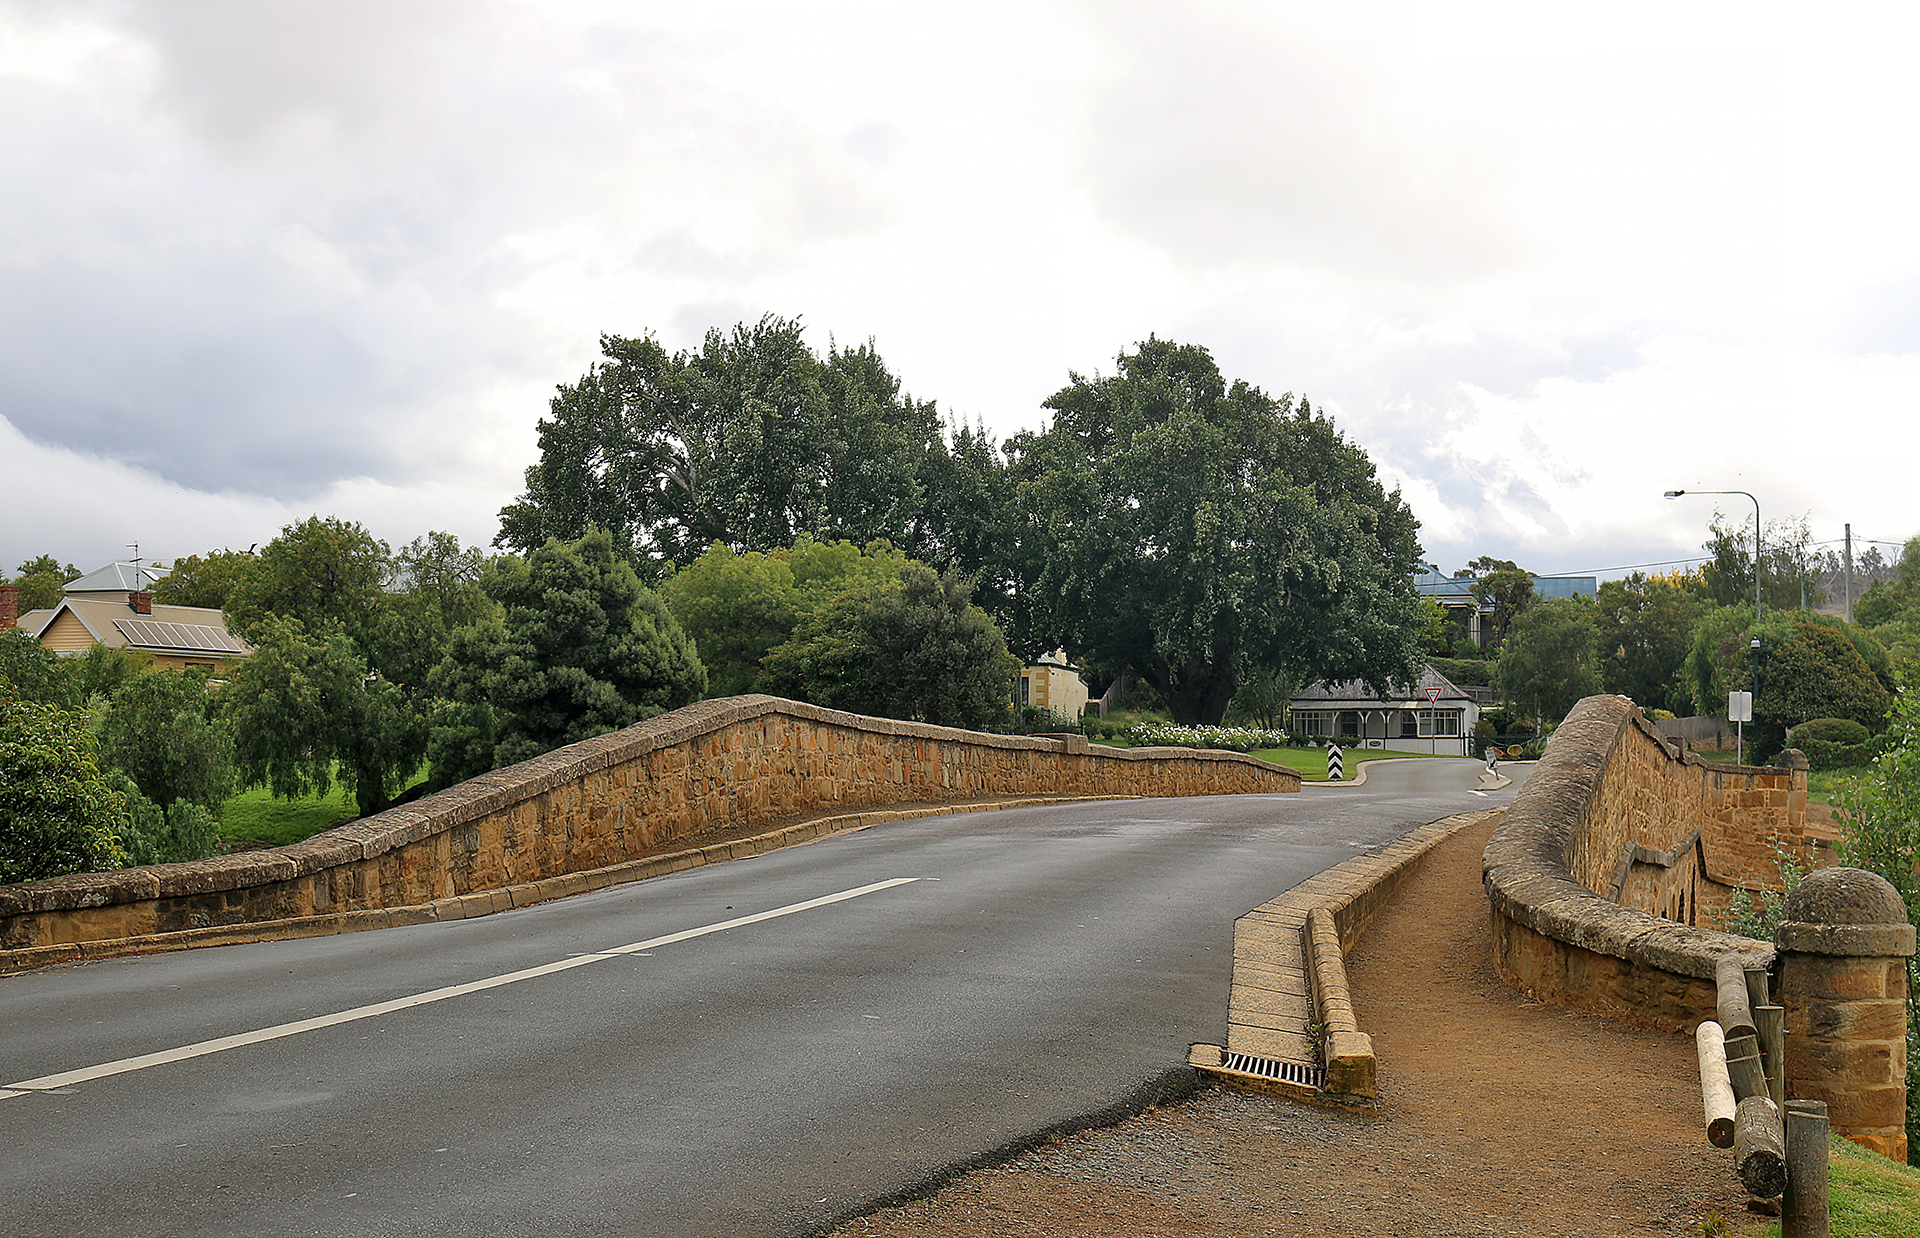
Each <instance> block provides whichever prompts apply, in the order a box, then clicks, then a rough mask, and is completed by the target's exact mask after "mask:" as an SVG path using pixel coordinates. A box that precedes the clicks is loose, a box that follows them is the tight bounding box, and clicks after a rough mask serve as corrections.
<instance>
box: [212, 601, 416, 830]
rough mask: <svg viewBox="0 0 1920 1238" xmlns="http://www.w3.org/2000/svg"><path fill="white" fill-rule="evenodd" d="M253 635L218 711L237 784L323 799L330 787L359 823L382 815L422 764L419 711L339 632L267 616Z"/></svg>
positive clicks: (258, 623)
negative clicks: (346, 798)
mask: <svg viewBox="0 0 1920 1238" xmlns="http://www.w3.org/2000/svg"><path fill="white" fill-rule="evenodd" d="M253 631H254V636H253V639H254V652H253V654H252V655H251V656H249V657H248V658H247V659H246V660H245V661H244V662H242V663H241V664H240V667H239V669H238V671H236V672H235V674H234V678H233V682H232V683H230V684H228V685H227V687H226V688H225V689H224V690H223V692H222V693H221V702H220V703H221V708H222V714H223V717H224V720H225V721H226V722H227V724H228V726H229V727H230V728H231V730H232V734H233V737H234V755H235V760H236V764H237V766H238V768H239V771H240V776H241V778H242V780H243V781H245V782H247V783H249V784H251V785H265V786H266V787H268V789H270V790H271V791H272V792H273V794H275V795H277V796H283V797H294V796H302V795H315V794H320V795H323V794H325V793H327V792H328V791H330V790H331V789H332V787H333V784H334V782H335V781H336V780H338V781H340V782H342V783H345V784H346V786H347V788H348V789H349V790H350V791H352V792H353V795H354V799H355V801H356V803H357V804H358V805H359V809H360V813H361V815H362V816H365V815H368V814H371V813H375V812H379V811H380V810H381V809H383V808H385V807H386V806H387V805H388V804H390V803H391V802H392V800H393V797H394V795H395V794H396V793H398V792H399V791H400V790H401V789H402V788H403V787H405V786H406V784H407V781H408V779H409V778H411V777H412V775H413V773H414V771H416V770H417V769H418V768H419V766H420V762H421V760H422V759H423V758H424V757H425V756H426V749H427V724H426V719H425V716H424V715H423V714H422V712H421V710H420V708H419V706H418V705H417V704H416V703H415V702H414V701H412V700H410V699H409V697H408V695H407V694H406V693H405V692H404V691H403V690H402V689H401V688H400V687H399V686H398V685H396V684H394V683H392V682H390V681H389V680H387V679H385V678H383V677H381V676H380V675H379V674H377V673H376V672H375V671H373V670H372V668H370V667H369V666H368V664H367V660H366V657H365V656H364V655H363V654H362V653H361V651H360V649H359V647H358V646H356V645H355V644H354V643H353V641H352V639H350V638H349V637H348V636H347V634H346V633H345V632H343V631H341V630H340V629H339V628H338V627H333V626H330V625H328V626H323V627H322V628H321V629H320V630H318V631H309V630H308V629H307V628H306V627H305V625H303V624H302V623H301V622H300V621H299V620H298V619H288V618H282V617H280V616H277V615H267V616H265V617H263V618H262V619H260V620H259V621H258V622H256V623H255V625H254V629H253Z"/></svg>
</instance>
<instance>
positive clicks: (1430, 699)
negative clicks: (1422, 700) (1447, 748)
mask: <svg viewBox="0 0 1920 1238" xmlns="http://www.w3.org/2000/svg"><path fill="white" fill-rule="evenodd" d="M1427 704H1428V705H1430V706H1432V709H1431V710H1430V711H1429V712H1430V713H1431V714H1432V715H1433V718H1432V721H1431V723H1430V724H1429V725H1428V727H1427V750H1428V751H1429V752H1431V753H1432V754H1433V755H1434V756H1439V755H1440V689H1438V688H1428V689H1427Z"/></svg>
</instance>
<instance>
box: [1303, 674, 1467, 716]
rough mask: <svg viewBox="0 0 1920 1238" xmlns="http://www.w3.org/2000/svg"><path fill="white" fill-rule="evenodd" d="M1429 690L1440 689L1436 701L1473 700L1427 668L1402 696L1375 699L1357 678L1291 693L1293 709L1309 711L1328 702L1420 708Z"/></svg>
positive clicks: (1318, 685)
mask: <svg viewBox="0 0 1920 1238" xmlns="http://www.w3.org/2000/svg"><path fill="white" fill-rule="evenodd" d="M1394 687H1395V690H1396V691H1398V690H1399V689H1401V688H1406V687H1408V685H1405V684H1396V685H1394ZM1429 688H1438V689H1440V699H1441V700H1443V701H1471V700H1473V697H1472V696H1471V695H1470V694H1468V693H1466V692H1463V691H1461V690H1460V689H1459V688H1458V687H1456V686H1455V685H1454V682H1453V681H1452V680H1451V679H1448V678H1447V677H1446V676H1445V675H1442V674H1441V673H1440V672H1439V671H1436V670H1434V669H1433V668H1432V667H1431V666H1428V667H1424V668H1422V669H1421V672H1420V682H1419V683H1418V684H1415V685H1412V686H1411V690H1410V691H1408V692H1406V693H1405V695H1395V696H1379V695H1377V694H1376V693H1375V692H1374V691H1373V690H1372V689H1371V688H1369V687H1367V685H1366V681H1364V680H1360V679H1346V680H1339V681H1329V680H1324V679H1323V680H1321V681H1320V682H1318V683H1311V684H1308V685H1307V686H1306V687H1304V688H1302V689H1300V691H1298V692H1296V693H1294V694H1293V703H1294V704H1295V705H1296V706H1299V705H1305V706H1307V707H1308V708H1311V707H1313V706H1315V705H1324V704H1327V703H1330V702H1339V703H1342V704H1346V703H1350V702H1351V703H1357V704H1362V705H1381V704H1393V705H1402V704H1405V703H1406V702H1409V701H1411V702H1412V703H1414V704H1415V705H1418V706H1422V707H1424V706H1425V705H1426V704H1427V701H1428V699H1429V698H1428V696H1427V689H1429Z"/></svg>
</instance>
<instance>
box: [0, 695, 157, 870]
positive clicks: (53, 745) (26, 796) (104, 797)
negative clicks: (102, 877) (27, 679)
mask: <svg viewBox="0 0 1920 1238" xmlns="http://www.w3.org/2000/svg"><path fill="white" fill-rule="evenodd" d="M126 822H127V805H126V799H125V797H124V796H122V795H120V794H119V793H118V792H117V791H115V790H114V788H113V785H112V783H111V781H110V780H109V778H108V776H107V774H106V773H105V772H104V771H103V770H102V769H101V767H100V762H99V758H98V755H97V753H96V751H95V747H94V740H93V734H92V732H91V731H89V730H88V728H87V720H86V715H84V714H81V713H77V712H72V711H69V710H65V709H61V708H59V707H58V706H56V705H50V704H46V703H44V702H41V701H34V700H28V699H24V698H23V697H21V696H20V695H19V694H18V693H16V692H15V691H14V689H13V687H12V685H11V684H8V683H4V682H0V883H5V882H14V881H35V880H38V879H40V878H42V877H59V876H62V875H64V874H66V873H79V872H89V871H92V870H95V869H102V868H118V867H119V866H120V865H121V864H123V863H125V862H126V858H127V857H126V852H125V851H124V850H122V848H121V847H120V845H119V843H118V842H117V841H116V837H115V836H116V834H117V833H118V832H119V831H121V830H123V829H124V828H125V826H126Z"/></svg>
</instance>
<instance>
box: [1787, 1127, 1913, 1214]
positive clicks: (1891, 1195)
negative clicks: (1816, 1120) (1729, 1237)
mask: <svg viewBox="0 0 1920 1238" xmlns="http://www.w3.org/2000/svg"><path fill="white" fill-rule="evenodd" d="M1827 1217H1828V1220H1829V1221H1830V1223H1831V1224H1830V1229H1831V1232H1832V1234H1833V1238H1896V1236H1897V1235H1898V1236H1904V1235H1911V1234H1920V1169H1915V1168H1914V1167H1913V1166H1911V1165H1899V1164H1896V1163H1894V1162H1893V1161H1890V1160H1888V1159H1887V1158H1886V1157H1884V1156H1878V1155H1876V1154H1874V1153H1872V1152H1869V1151H1867V1150H1866V1149H1865V1148H1863V1147H1861V1146H1859V1145H1858V1144H1856V1143H1853V1142H1852V1141H1850V1140H1846V1139H1842V1138H1840V1136H1838V1135H1835V1136H1834V1137H1833V1152H1832V1156H1831V1158H1830V1159H1829V1161H1828V1166H1827ZM1765 1232H1766V1235H1767V1238H1779V1235H1780V1222H1778V1221H1775V1222H1773V1223H1772V1224H1770V1225H1768V1226H1767V1228H1766V1231H1765Z"/></svg>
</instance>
